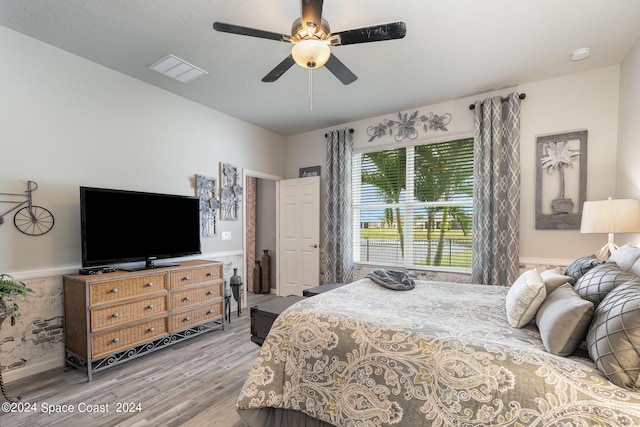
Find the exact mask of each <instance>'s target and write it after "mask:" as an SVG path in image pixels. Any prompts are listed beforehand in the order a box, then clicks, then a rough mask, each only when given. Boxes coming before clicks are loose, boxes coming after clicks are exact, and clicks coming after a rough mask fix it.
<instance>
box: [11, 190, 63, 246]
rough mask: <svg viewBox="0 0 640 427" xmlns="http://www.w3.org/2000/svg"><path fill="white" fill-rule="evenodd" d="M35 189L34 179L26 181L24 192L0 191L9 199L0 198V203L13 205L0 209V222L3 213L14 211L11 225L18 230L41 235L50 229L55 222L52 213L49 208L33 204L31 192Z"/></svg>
mask: <svg viewBox="0 0 640 427" xmlns="http://www.w3.org/2000/svg"><path fill="white" fill-rule="evenodd" d="M37 189H38V184H37V183H36V182H35V181H27V189H26V191H25V192H24V193H0V195H2V196H9V200H0V203H6V204H9V205H13V206H12V207H10V208H9V209H7V210H3V211H0V224H3V223H4V216H5V215H7V214H8V213H11V212H13V211H16V213H15V215H14V216H13V225H15V226H16V228H17V229H18V230H20V232H22V233H24V234H26V235H28V236H42V235H43V234H46V233H48V232H49V231H51V229H52V228H53V224H54V222H55V220H54V219H53V214H52V213H51V212H50V211H49V209H47V208H43V207H42V206H36V205H34V204H33V196H32V194H31V193H33V192H34V191H36V190H37ZM16 199H17V200H16ZM0 206H5V205H0Z"/></svg>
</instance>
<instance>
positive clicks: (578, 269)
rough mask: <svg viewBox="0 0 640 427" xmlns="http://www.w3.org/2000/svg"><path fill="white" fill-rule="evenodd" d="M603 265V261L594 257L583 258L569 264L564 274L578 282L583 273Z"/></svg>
mask: <svg viewBox="0 0 640 427" xmlns="http://www.w3.org/2000/svg"><path fill="white" fill-rule="evenodd" d="M604 263H605V261H603V260H601V259H598V258H596V256H595V255H588V256H583V257H581V258H578V259H577V260H575V261H573V262H572V263H571V264H569V266H568V267H567V269H566V271H565V272H564V274H566V275H567V276H571V277H573V278H574V279H576V280H578V279H579V278H580V277H582V275H583V274H584V273H586V272H587V271H589V270H591V269H592V268H593V267H595V266H596V265H600V264H604Z"/></svg>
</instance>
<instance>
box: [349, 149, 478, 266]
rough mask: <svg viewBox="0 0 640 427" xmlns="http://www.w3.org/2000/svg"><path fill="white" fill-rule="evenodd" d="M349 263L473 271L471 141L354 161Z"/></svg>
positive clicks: (360, 156)
mask: <svg viewBox="0 0 640 427" xmlns="http://www.w3.org/2000/svg"><path fill="white" fill-rule="evenodd" d="M352 164H353V186H352V188H353V213H354V262H361V263H372V264H378V265H380V264H382V265H389V266H394V265H398V266H404V267H410V268H431V267H442V268H447V269H454V270H464V271H467V270H469V269H470V266H471V224H472V216H473V198H472V197H473V139H472V138H466V139H461V140H456V141H448V142H441V143H432V144H423V145H415V146H407V147H402V148H397V149H391V150H384V151H376V152H368V153H358V154H354V155H353V163H352Z"/></svg>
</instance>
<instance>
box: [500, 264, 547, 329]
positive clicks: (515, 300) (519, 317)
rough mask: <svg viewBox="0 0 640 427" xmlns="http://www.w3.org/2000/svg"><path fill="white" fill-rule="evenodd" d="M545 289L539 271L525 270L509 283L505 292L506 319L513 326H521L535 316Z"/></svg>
mask: <svg viewBox="0 0 640 427" xmlns="http://www.w3.org/2000/svg"><path fill="white" fill-rule="evenodd" d="M546 296H547V291H546V289H545V286H544V281H543V280H542V277H541V276H540V273H538V271H537V270H536V269H535V268H534V269H532V270H527V271H525V272H524V273H522V275H520V277H518V279H516V281H515V282H513V285H511V288H510V289H509V292H507V298H506V308H507V321H508V322H509V325H511V327H513V328H522V327H524V326H525V325H526V324H527V323H529V322H531V320H533V318H534V317H536V312H537V311H538V308H540V305H542V303H543V302H544V299H545V297H546Z"/></svg>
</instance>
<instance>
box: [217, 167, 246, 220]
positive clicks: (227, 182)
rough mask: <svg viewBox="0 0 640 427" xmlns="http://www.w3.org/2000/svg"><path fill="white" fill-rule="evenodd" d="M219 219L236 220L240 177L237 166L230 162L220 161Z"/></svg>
mask: <svg viewBox="0 0 640 427" xmlns="http://www.w3.org/2000/svg"><path fill="white" fill-rule="evenodd" d="M220 169H221V171H220V172H221V173H220V179H221V185H222V189H221V191H220V202H221V206H220V219H221V220H222V221H237V220H238V212H240V202H241V201H242V186H241V185H240V182H241V177H240V172H239V171H238V167H237V166H234V165H232V164H230V163H220Z"/></svg>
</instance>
